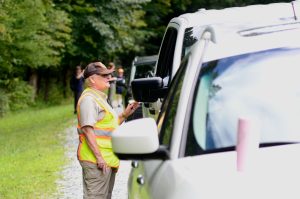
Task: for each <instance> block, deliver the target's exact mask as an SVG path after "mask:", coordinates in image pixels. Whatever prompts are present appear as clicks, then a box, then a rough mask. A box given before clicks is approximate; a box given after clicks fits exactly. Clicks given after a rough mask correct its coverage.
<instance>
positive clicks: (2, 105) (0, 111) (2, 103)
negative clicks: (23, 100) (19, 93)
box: [0, 88, 9, 117]
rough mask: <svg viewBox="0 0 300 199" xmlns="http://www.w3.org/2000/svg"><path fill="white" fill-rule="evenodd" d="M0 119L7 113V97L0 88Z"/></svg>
mask: <svg viewBox="0 0 300 199" xmlns="http://www.w3.org/2000/svg"><path fill="white" fill-rule="evenodd" d="M0 96H1V97H0V117H3V116H4V115H5V114H6V113H7V112H8V111H9V96H8V94H7V93H6V92H5V91H4V90H3V89H1V88H0Z"/></svg>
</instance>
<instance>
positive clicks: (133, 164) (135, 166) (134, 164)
mask: <svg viewBox="0 0 300 199" xmlns="http://www.w3.org/2000/svg"><path fill="white" fill-rule="evenodd" d="M131 166H132V168H138V167H139V162H138V161H136V160H133V161H132V162H131Z"/></svg>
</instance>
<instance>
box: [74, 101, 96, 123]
mask: <svg viewBox="0 0 300 199" xmlns="http://www.w3.org/2000/svg"><path fill="white" fill-rule="evenodd" d="M79 107H80V116H79V124H80V126H81V127H84V126H91V127H94V126H95V124H96V122H97V120H98V111H99V110H98V108H97V105H96V102H95V101H94V99H93V98H92V97H90V96H85V97H84V99H82V100H81V102H80V106H79Z"/></svg>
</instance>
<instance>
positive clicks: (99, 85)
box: [91, 74, 111, 91]
mask: <svg viewBox="0 0 300 199" xmlns="http://www.w3.org/2000/svg"><path fill="white" fill-rule="evenodd" d="M91 78H92V79H93V81H94V86H95V88H96V89H97V90H100V91H104V90H106V89H108V88H109V87H110V83H109V80H110V79H111V74H108V75H97V74H95V75H92V76H91Z"/></svg>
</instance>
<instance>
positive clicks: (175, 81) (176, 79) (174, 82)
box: [157, 56, 189, 150]
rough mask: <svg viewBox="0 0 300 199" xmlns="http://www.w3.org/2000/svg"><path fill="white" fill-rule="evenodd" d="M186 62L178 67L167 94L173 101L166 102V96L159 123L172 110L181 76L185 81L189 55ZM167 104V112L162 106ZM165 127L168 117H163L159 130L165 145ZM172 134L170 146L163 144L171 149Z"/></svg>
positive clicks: (160, 137)
mask: <svg viewBox="0 0 300 199" xmlns="http://www.w3.org/2000/svg"><path fill="white" fill-rule="evenodd" d="M184 62H186V63H185V64H184V66H182V65H181V66H180V67H179V69H178V71H177V73H176V75H175V76H174V78H173V80H172V81H171V85H170V87H169V90H168V93H167V96H169V95H171V96H170V100H169V102H171V103H168V104H166V103H167V101H166V99H167V97H166V98H165V100H164V102H163V104H162V107H161V112H160V114H159V116H158V118H157V124H158V123H159V121H160V120H161V117H162V115H163V114H165V116H168V114H169V112H170V106H171V105H172V102H173V100H174V93H175V92H176V91H177V89H178V84H179V78H180V77H182V76H183V77H182V78H183V81H184V77H185V74H186V73H185V72H186V70H187V67H188V63H189V56H187V57H186V58H185V59H183V60H182V63H184ZM182 63H181V64H182ZM183 72H184V74H183ZM174 87H175V89H173V90H172V89H171V88H174ZM181 89H182V88H180V91H181ZM171 91H172V93H170V92H171ZM180 96H181V92H180ZM180 96H179V99H178V100H180ZM179 103H180V101H179V102H178V104H177V107H178V106H179ZM165 106H167V107H166V110H165V113H163V112H162V108H163V107H165ZM176 116H177V113H176V115H175V118H174V121H175V119H176ZM165 128H166V119H165V118H163V121H162V124H161V128H160V130H159V143H160V145H163V144H162V140H163V136H164V133H163V134H161V133H162V132H164V131H165ZM173 130H174V129H172V135H173ZM172 135H171V137H170V140H169V145H168V146H166V145H163V146H166V147H167V149H168V150H170V146H171V143H172V138H173V136H172Z"/></svg>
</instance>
